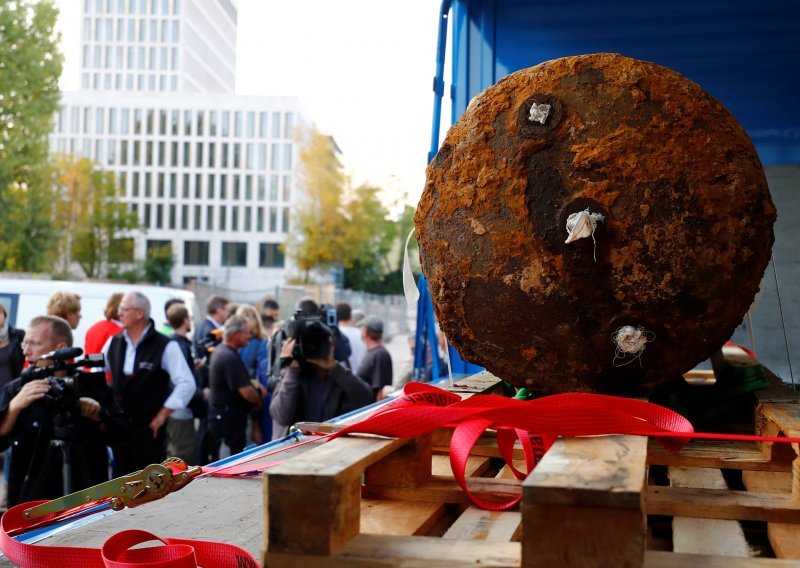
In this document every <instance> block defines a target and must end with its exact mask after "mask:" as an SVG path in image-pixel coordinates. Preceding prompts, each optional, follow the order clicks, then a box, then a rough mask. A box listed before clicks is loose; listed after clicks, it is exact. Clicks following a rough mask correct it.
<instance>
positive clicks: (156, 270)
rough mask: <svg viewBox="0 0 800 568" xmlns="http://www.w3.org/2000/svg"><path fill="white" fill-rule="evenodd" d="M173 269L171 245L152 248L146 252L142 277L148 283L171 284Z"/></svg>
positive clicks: (173, 259) (173, 261)
mask: <svg viewBox="0 0 800 568" xmlns="http://www.w3.org/2000/svg"><path fill="white" fill-rule="evenodd" d="M174 267H175V256H174V255H173V254H172V245H163V246H160V247H153V248H151V249H150V250H149V251H147V258H146V259H145V261H144V275H145V279H146V280H147V281H148V282H152V283H154V284H169V283H170V282H172V269H173V268H174Z"/></svg>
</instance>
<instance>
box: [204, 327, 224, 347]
mask: <svg viewBox="0 0 800 568" xmlns="http://www.w3.org/2000/svg"><path fill="white" fill-rule="evenodd" d="M222 334H223V330H222V329H212V330H211V331H209V332H208V333H207V334H206V336H205V337H204V338H203V349H205V350H206V351H208V352H209V353H211V352H212V351H214V349H216V348H217V345H219V344H220V343H222Z"/></svg>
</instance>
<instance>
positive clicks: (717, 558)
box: [262, 376, 800, 567]
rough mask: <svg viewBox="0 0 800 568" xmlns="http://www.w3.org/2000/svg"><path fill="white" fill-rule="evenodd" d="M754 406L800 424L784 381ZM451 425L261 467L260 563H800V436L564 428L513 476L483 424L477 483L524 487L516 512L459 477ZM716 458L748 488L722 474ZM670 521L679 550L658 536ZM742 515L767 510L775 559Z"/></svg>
mask: <svg viewBox="0 0 800 568" xmlns="http://www.w3.org/2000/svg"><path fill="white" fill-rule="evenodd" d="M483 378H484V380H485V376H484V377H483ZM755 412H756V420H755V431H756V432H757V433H762V434H770V435H776V434H777V435H781V434H783V435H787V436H800V401H798V398H797V395H796V394H795V393H793V392H791V391H790V390H789V389H787V388H786V387H785V386H783V385H782V384H780V385H779V384H777V383H776V384H774V385H773V386H772V387H771V388H770V389H767V390H766V391H761V393H760V394H759V396H758V400H757V402H756V410H755ZM447 435H448V433H447V432H436V433H434V434H432V435H427V436H423V437H420V438H416V439H412V440H387V439H376V438H356V437H347V438H338V439H335V440H333V441H331V442H329V443H326V444H324V445H321V446H318V447H315V448H313V449H311V450H309V451H308V452H306V453H304V454H302V455H299V456H297V457H295V458H293V459H291V460H289V461H286V462H284V463H283V464H281V465H279V466H277V467H274V468H272V469H269V470H267V472H266V475H265V477H264V513H265V514H264V535H265V542H264V550H263V555H262V557H263V561H264V565H265V566H281V567H284V566H303V567H305V566H348V567H349V566H426V567H427V566H474V565H480V566H525V567H531V566H547V567H552V566H598V567H599V566H603V567H605V566H632V567H638V566H647V567H672V566H675V567H677V566H687V565H702V566H726V567H731V566H761V565H764V566H798V565H800V563H798V559H800V460H799V459H798V458H797V452H798V448H797V447H796V446H797V445H794V447H791V446H790V445H788V444H761V447H757V446H758V445H757V444H754V443H737V442H693V443H690V444H688V445H687V446H686V447H685V448H684V449H683V450H682V451H681V452H680V453H677V454H673V453H670V452H668V451H666V450H664V449H663V448H661V446H659V445H658V444H656V443H652V442H651V443H648V440H647V439H646V438H643V437H639V436H605V437H595V438H583V439H559V440H558V441H557V442H556V443H555V445H554V446H553V447H552V448H551V449H550V450H549V451H548V452H547V454H545V456H544V458H543V459H542V461H541V462H540V463H539V465H538V466H537V468H536V469H535V470H534V471H533V472H532V473H531V474H530V475H529V476H528V478H527V479H526V480H525V481H524V482H523V483H521V484H520V483H519V482H518V481H516V480H515V479H509V477H508V474H507V472H506V471H504V470H500V471H499V472H498V470H497V467H498V466H497V462H498V460H497V458H498V457H499V455H498V452H497V450H496V449H495V447H494V445H493V443H492V440H491V439H490V437H489V436H486V437H485V439H482V440H481V442H480V443H479V444H478V445H477V446H476V449H475V450H474V452H473V457H472V458H471V460H470V464H469V472H468V475H471V477H470V480H469V485H470V488H471V490H473V491H474V492H476V493H481V494H482V495H483V496H486V495H494V496H503V497H508V496H509V495H519V494H520V493H521V494H522V503H521V506H520V507H519V508H518V509H517V510H512V511H506V512H489V511H483V510H480V509H477V508H475V507H473V506H470V505H469V502H468V500H467V499H466V497H465V495H464V494H463V493H462V492H461V490H460V489H459V487H458V486H457V485H456V483H455V481H454V479H453V477H452V475H451V472H450V470H449V461H448V458H447V457H446V456H444V455H443V453H444V452H446V448H447V445H446V440H447ZM519 457H521V455H520V456H519ZM722 470H724V471H725V472H726V473H728V475H726V476H725V477H735V478H736V479H739V478H741V480H742V481H743V483H744V485H745V486H746V488H747V490H736V489H729V488H727V486H726V485H725V477H723V476H722V475H721V474H720V471H722ZM732 471H733V472H743V473H742V474H740V475H739V477H737V476H736V475H733V476H732V475H731V474H730V473H729V472H732ZM648 472H649V473H648ZM667 477H669V479H670V480H671V484H670V483H667V482H665V481H664V480H665V479H666V478H667ZM740 489H741V488H740ZM709 519H710V520H709ZM670 521H671V524H672V532H673V535H672V539H671V540H672V541H673V542H674V549H676V550H679V551H680V552H675V551H673V547H672V546H666V547H665V546H664V543H663V542H662V541H663V538H661V537H658V536H657V535H656V534H655V533H656V532H657V531H656V528H657V527H658V526H664V525H666V526H668V527H669V524H670ZM684 521H685V522H684ZM740 521H746V522H747V523H748V524H749V525H754V524H755V525H757V526H760V527H762V528H763V527H764V523H766V533H767V534H768V537H769V542H770V546H767V548H768V549H769V548H770V547H771V550H772V551H774V553H775V555H776V556H778V557H779V558H755V557H753V556H751V555H752V554H753V552H752V551H751V550H750V545H749V544H748V542H747V541H746V540H745V536H744V533H743V531H742V530H741V526H742V525H741V523H740ZM754 521H755V523H753V522H754ZM692 535H696V537H695V538H693V537H692ZM699 535H706V536H700V538H697V536H699ZM711 541H714V542H717V541H719V542H718V544H719V545H718V546H717V547H716V548H714V547H712V546H710V545H709V543H710V542H711ZM667 544H670V543H667ZM720 547H721V548H722V550H719V548H720ZM659 548H661V550H659ZM663 548H668V549H667V550H663ZM730 554H739V555H740V556H739V557H735V556H730ZM781 558H782V559H781Z"/></svg>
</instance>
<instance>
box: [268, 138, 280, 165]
mask: <svg viewBox="0 0 800 568" xmlns="http://www.w3.org/2000/svg"><path fill="white" fill-rule="evenodd" d="M279 164H280V146H279V145H278V144H272V147H271V148H270V157H269V169H271V170H277V169H278V165H279Z"/></svg>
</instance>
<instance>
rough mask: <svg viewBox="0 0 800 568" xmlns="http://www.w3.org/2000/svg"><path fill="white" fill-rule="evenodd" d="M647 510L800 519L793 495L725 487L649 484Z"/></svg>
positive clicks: (681, 514) (785, 520) (799, 507)
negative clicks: (702, 487)
mask: <svg viewBox="0 0 800 568" xmlns="http://www.w3.org/2000/svg"><path fill="white" fill-rule="evenodd" d="M647 513H648V514H650V515H667V516H671V517H698V518H703V519H732V520H742V521H767V522H779V523H781V522H782V523H800V503H797V502H795V501H793V500H792V498H791V497H790V496H783V495H779V494H769V493H751V492H750V491H730V490H723V489H694V488H683V487H653V486H651V487H649V488H648V492H647Z"/></svg>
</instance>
